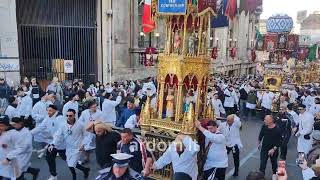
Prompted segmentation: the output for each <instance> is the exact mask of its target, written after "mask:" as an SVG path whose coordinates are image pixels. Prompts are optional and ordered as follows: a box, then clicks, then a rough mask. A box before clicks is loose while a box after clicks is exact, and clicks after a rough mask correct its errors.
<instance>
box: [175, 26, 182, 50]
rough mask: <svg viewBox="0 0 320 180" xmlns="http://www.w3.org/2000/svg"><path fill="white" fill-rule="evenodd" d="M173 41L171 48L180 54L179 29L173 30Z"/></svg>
mask: <svg viewBox="0 0 320 180" xmlns="http://www.w3.org/2000/svg"><path fill="white" fill-rule="evenodd" d="M173 40H174V43H173V48H174V53H177V54H180V53H181V37H180V34H179V30H176V31H175V32H174V39H173Z"/></svg>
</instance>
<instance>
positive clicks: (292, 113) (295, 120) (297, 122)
mask: <svg viewBox="0 0 320 180" xmlns="http://www.w3.org/2000/svg"><path fill="white" fill-rule="evenodd" d="M288 113H289V114H290V115H291V116H292V118H293V121H294V123H295V124H296V125H297V124H299V115H298V114H297V113H296V112H295V111H290V110H288Z"/></svg>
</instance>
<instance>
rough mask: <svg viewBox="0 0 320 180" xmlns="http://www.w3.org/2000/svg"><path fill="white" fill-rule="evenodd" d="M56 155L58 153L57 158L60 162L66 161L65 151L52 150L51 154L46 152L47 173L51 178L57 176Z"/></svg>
mask: <svg viewBox="0 0 320 180" xmlns="http://www.w3.org/2000/svg"><path fill="white" fill-rule="evenodd" d="M57 153H59V156H60V157H61V159H62V160H64V161H66V159H67V157H66V150H57V149H55V148H54V149H53V150H52V151H51V152H49V151H48V150H47V152H46V160H47V163H48V166H49V171H50V174H51V175H52V176H57V167H56V157H57Z"/></svg>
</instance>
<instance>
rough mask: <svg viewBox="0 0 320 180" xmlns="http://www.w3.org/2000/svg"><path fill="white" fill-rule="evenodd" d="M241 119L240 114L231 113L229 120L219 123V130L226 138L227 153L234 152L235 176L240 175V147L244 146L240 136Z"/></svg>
mask: <svg viewBox="0 0 320 180" xmlns="http://www.w3.org/2000/svg"><path fill="white" fill-rule="evenodd" d="M240 128H241V121H240V118H239V117H238V116H236V115H235V114H231V115H229V116H228V117H227V121H226V122H223V123H221V124H220V125H219V131H220V132H221V133H222V134H223V135H224V136H225V138H226V146H227V153H228V154H229V153H230V152H232V155H233V162H234V166H235V171H234V174H233V176H235V177H236V176H238V174H239V166H240V149H241V148H242V147H243V145H242V142H241V138H240Z"/></svg>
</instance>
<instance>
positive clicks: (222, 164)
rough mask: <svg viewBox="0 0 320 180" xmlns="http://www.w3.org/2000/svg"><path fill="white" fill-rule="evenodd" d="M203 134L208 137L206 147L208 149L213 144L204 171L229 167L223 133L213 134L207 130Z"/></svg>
mask: <svg viewBox="0 0 320 180" xmlns="http://www.w3.org/2000/svg"><path fill="white" fill-rule="evenodd" d="M203 134H204V136H205V137H206V140H205V142H206V147H208V145H209V143H210V144H211V145H210V148H209V152H208V155H207V160H206V163H205V164H204V167H203V170H204V171H206V170H209V169H211V168H214V167H215V168H226V167H228V154H227V148H226V138H225V137H224V135H223V134H221V133H211V132H209V131H208V130H205V131H204V132H203Z"/></svg>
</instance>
